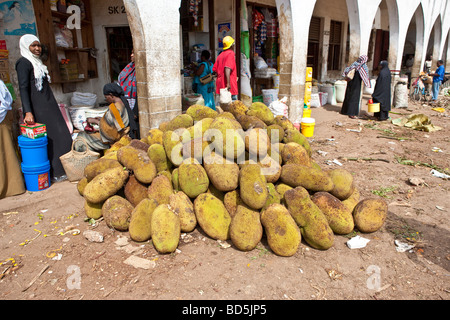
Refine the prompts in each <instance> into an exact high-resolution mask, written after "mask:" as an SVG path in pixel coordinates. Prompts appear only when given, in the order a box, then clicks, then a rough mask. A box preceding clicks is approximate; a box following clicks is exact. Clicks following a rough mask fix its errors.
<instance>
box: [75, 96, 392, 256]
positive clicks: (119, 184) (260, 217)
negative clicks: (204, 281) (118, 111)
mask: <svg viewBox="0 0 450 320" xmlns="http://www.w3.org/2000/svg"><path fill="white" fill-rule="evenodd" d="M311 155H312V150H311V146H310V144H309V141H308V140H307V138H306V137H305V136H304V135H303V134H302V133H301V132H300V131H299V130H298V129H296V128H295V127H294V125H293V124H292V122H291V121H289V120H288V119H287V118H286V117H284V116H281V115H280V116H274V114H273V113H272V112H271V111H270V110H269V108H268V107H267V106H266V105H265V104H263V103H261V102H255V103H253V104H252V105H251V106H250V107H246V106H245V105H244V104H243V103H242V102H241V101H233V102H232V103H230V104H227V105H225V104H222V105H221V109H220V110H219V111H215V110H212V109H210V108H208V107H205V106H198V105H194V106H191V107H189V108H188V109H187V111H186V113H185V114H181V115H178V116H176V117H175V118H173V119H171V120H169V121H167V122H163V123H161V124H160V125H159V127H158V128H154V129H151V130H150V131H149V132H148V135H147V137H145V138H143V139H141V140H131V139H130V138H129V137H123V138H122V139H121V140H120V141H118V142H117V143H115V144H114V145H113V146H112V147H111V148H110V149H109V150H107V151H106V152H105V154H104V156H103V157H102V158H100V159H98V160H96V161H94V162H92V163H90V164H89V165H88V166H87V167H86V169H85V175H84V177H83V179H82V180H80V181H79V182H78V191H79V192H80V194H81V195H82V196H83V197H84V199H85V212H86V215H87V217H88V218H90V219H94V220H97V219H99V218H101V217H103V218H104V220H105V222H106V223H107V225H108V226H109V227H110V228H114V229H115V230H118V231H121V232H128V233H129V235H130V237H131V239H133V240H134V241H137V242H142V241H148V240H151V243H152V244H153V246H154V247H155V249H156V250H157V251H158V252H159V253H170V252H174V251H175V250H176V248H177V247H178V244H179V239H180V237H181V234H182V233H188V232H192V231H193V230H194V229H195V228H199V229H201V230H202V231H203V232H204V233H205V234H206V235H207V236H208V237H210V238H212V239H215V240H221V241H225V240H230V241H231V243H232V244H233V246H234V247H235V248H236V249H238V250H242V251H249V250H252V249H254V248H255V247H256V246H257V244H258V243H259V242H260V241H261V239H262V237H264V236H265V237H267V243H268V245H269V247H270V249H271V250H272V251H273V252H274V253H275V254H276V255H279V256H292V255H294V254H295V253H296V252H297V250H298V248H299V245H300V242H301V240H302V239H304V240H305V241H306V243H307V244H308V245H310V246H311V247H312V248H315V249H319V250H326V249H329V248H330V247H332V246H333V244H334V241H335V237H336V236H338V235H343V234H348V233H351V232H353V230H354V229H355V228H356V229H357V230H359V231H360V232H374V231H376V230H378V229H379V228H380V227H381V226H382V225H383V223H384V221H385V219H386V214H387V204H386V202H385V201H384V200H383V199H381V198H377V199H363V200H362V199H360V194H359V191H358V187H357V186H356V185H355V181H354V178H353V175H352V173H351V172H349V171H347V170H345V169H342V168H339V169H331V170H330V169H328V168H327V170H322V168H321V167H320V166H319V164H318V163H316V162H315V161H314V159H313V158H312V157H311Z"/></svg>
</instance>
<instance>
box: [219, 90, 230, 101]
mask: <svg viewBox="0 0 450 320" xmlns="http://www.w3.org/2000/svg"><path fill="white" fill-rule="evenodd" d="M219 101H220V103H221V104H229V103H231V102H232V99H231V92H230V90H228V89H227V88H223V89H220V99H219Z"/></svg>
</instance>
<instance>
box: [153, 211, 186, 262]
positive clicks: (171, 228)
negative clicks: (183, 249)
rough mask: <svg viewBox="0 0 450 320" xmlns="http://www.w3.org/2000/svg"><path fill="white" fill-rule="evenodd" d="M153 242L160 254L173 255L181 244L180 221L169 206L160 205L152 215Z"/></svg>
mask: <svg viewBox="0 0 450 320" xmlns="http://www.w3.org/2000/svg"><path fill="white" fill-rule="evenodd" d="M151 230H152V242H153V246H154V247H155V249H156V250H157V251H158V252H159V253H162V254H164V253H172V252H174V251H175V250H176V249H177V247H178V244H179V241H180V235H181V226H180V219H179V218H178V216H177V215H176V213H175V212H173V211H172V210H171V209H170V206H169V205H168V204H160V205H159V206H157V207H156V209H155V210H154V211H153V214H152V220H151Z"/></svg>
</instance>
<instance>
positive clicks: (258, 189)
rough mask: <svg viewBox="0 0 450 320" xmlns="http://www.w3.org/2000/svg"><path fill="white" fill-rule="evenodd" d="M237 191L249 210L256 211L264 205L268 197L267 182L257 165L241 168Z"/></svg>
mask: <svg viewBox="0 0 450 320" xmlns="http://www.w3.org/2000/svg"><path fill="white" fill-rule="evenodd" d="M239 190H240V196H241V199H242V201H243V202H244V203H245V204H246V205H248V206H249V207H250V208H252V209H255V210H258V209H261V208H262V207H263V206H264V205H265V204H266V201H267V197H268V196H269V193H268V191H267V182H266V178H265V176H264V175H262V174H261V167H260V166H259V165H258V164H248V165H245V166H243V167H242V169H241V171H240V173H239Z"/></svg>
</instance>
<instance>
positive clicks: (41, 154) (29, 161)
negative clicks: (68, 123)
mask: <svg viewBox="0 0 450 320" xmlns="http://www.w3.org/2000/svg"><path fill="white" fill-rule="evenodd" d="M18 142H19V147H20V153H21V154H22V163H23V164H25V165H26V166H42V165H44V164H45V163H46V162H47V161H48V154H47V144H48V139H47V137H41V138H37V139H30V138H27V137H24V136H19V138H18Z"/></svg>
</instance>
